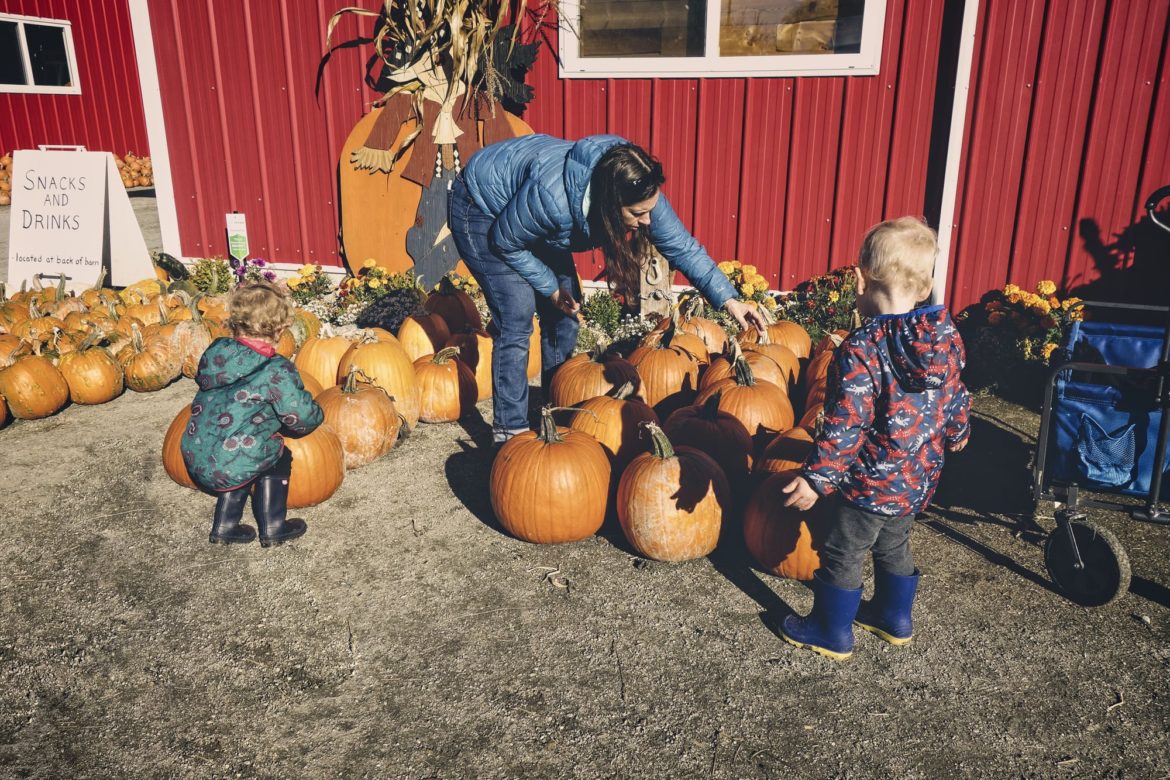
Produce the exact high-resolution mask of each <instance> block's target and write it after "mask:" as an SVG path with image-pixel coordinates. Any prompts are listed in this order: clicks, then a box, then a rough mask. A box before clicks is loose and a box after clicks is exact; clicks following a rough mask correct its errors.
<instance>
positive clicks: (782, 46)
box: [719, 0, 865, 57]
mask: <svg viewBox="0 0 1170 780" xmlns="http://www.w3.org/2000/svg"><path fill="white" fill-rule="evenodd" d="M722 3H723V5H722V7H721V13H720V15H719V53H720V54H722V55H723V56H727V57H742V56H760V55H777V54H856V53H857V52H859V51H861V19H862V17H863V16H864V14H865V0H722Z"/></svg>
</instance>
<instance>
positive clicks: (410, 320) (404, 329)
mask: <svg viewBox="0 0 1170 780" xmlns="http://www.w3.org/2000/svg"><path fill="white" fill-rule="evenodd" d="M450 338H451V329H450V328H448V327H447V323H446V322H445V321H444V320H443V318H442V317H441V316H439V315H438V314H412V315H410V316H409V317H407V318H406V319H405V320H403V321H402V325H400V326H399V328H398V343H400V344H401V345H402V349H403V350H405V351H406V356H407V357H409V358H410V360H411V362H413V361H415V360H418V359H419V358H420V357H422V356H424V355H433V354H435V353H436V352H438V351H439V350H440V349H442V348H443V347H444V346H445V345H446V344H447V341H448V340H449V339H450Z"/></svg>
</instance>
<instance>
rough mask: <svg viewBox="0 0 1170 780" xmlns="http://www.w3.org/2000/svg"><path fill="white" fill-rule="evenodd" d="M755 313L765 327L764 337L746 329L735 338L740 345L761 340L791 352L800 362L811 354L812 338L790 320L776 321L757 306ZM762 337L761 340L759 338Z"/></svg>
mask: <svg viewBox="0 0 1170 780" xmlns="http://www.w3.org/2000/svg"><path fill="white" fill-rule="evenodd" d="M756 311H758V312H759V313H760V316H761V317H762V318H763V320H764V322H765V324H766V325H767V330H766V335H763V334H762V332H761V331H760V330H759V329H758V328H755V327H751V328H748V329H747V330H745V331H743V332H741V333H740V334H739V336H738V337H737V338H738V339H739V342H740V344H750V343H756V342H760V341H761V340H764V341H767V342H770V343H773V344H780V345H781V346H785V347H788V349H790V350H792V354H794V355H796V357H797V358H798V359H800V360H804V359H805V358H807V357H808V356H809V354H810V353H811V352H812V337H811V336H809V335H808V331H807V330H805V329H804V328H802V327H801V326H800V325H797V324H796V323H795V322H792V321H790V320H777V319H776V318H775V317H774V316H772V313H771V312H770V311H768V309H767V308H765V307H763V306H759V307H757V308H756ZM762 335H763V339H761V336H762Z"/></svg>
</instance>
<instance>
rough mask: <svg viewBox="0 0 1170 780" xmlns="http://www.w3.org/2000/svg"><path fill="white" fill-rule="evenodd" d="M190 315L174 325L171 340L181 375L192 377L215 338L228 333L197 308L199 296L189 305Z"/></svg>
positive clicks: (197, 370) (197, 371)
mask: <svg viewBox="0 0 1170 780" xmlns="http://www.w3.org/2000/svg"><path fill="white" fill-rule="evenodd" d="M189 309H190V312H191V317H190V319H187V320H184V321H182V322H180V323H179V324H178V325H176V326H175V332H174V335H173V336H172V339H171V340H172V341H173V342H174V344H175V349H176V350H177V351H178V353H179V361H180V362H179V368H180V370H181V371H182V373H183V376H185V377H187V378H188V379H194V378H195V374H197V373H199V360H200V358H202V357H203V353H204V352H206V351H207V348H208V347H209V346H211V342H213V341H215V340H216V339H217V338H220V337H224V336H227V335H228V330H227V329H226V328H224V327H223V326H221V325H218V324H216V323H215V322H214V321H212V320H209V319H207V318H206V317H205V316H204V314H203V312H202V311H200V310H199V296H196V297H195V299H194V300H192V301H191V303H190V306H189Z"/></svg>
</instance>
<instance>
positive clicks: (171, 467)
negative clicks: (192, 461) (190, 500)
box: [162, 404, 199, 490]
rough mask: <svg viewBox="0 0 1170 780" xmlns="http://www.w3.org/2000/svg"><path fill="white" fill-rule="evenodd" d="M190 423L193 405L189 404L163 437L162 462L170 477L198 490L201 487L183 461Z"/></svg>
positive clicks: (180, 411) (181, 410) (184, 485)
mask: <svg viewBox="0 0 1170 780" xmlns="http://www.w3.org/2000/svg"><path fill="white" fill-rule="evenodd" d="M190 422H191V404H187V405H185V406H184V407H183V408H182V409H180V410H179V413H178V414H176V415H175V419H174V420H172V421H171V424H170V427H168V428H167V432H166V435H165V436H163V446H162V462H163V470H164V471H166V473H167V476H168V477H170V478H171V479H173V480H174V481H175V482H177V483H179V484H180V485H182V486H183V487H187V488H191V489H192V490H198V489H199V486H198V485H196V484H195V480H193V479H191V475H190V474H189V473H188V472H187V463H186V461H184V460H183V449H182V443H183V431H185V430H187V425H188V424H189V423H190Z"/></svg>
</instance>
